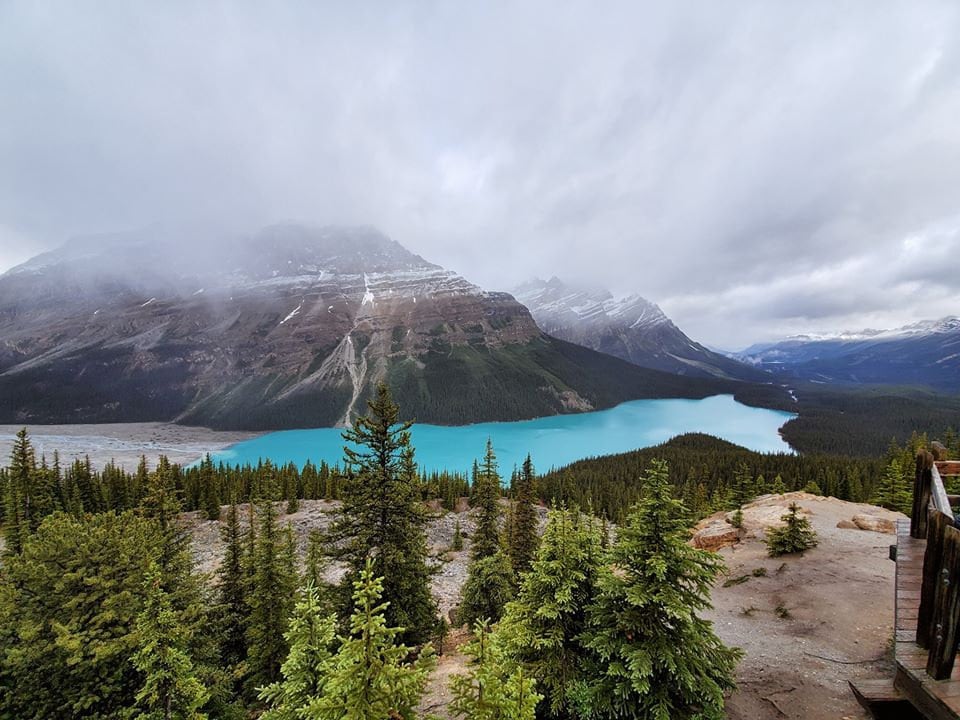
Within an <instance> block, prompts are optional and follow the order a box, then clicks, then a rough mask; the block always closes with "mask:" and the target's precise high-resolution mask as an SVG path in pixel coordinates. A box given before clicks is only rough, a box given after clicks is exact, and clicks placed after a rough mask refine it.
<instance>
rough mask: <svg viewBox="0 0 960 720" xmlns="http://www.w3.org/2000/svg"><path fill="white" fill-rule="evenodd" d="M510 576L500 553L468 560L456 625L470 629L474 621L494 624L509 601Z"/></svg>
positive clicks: (511, 572)
mask: <svg viewBox="0 0 960 720" xmlns="http://www.w3.org/2000/svg"><path fill="white" fill-rule="evenodd" d="M513 582H514V575H513V569H512V568H511V567H510V561H509V559H508V558H507V556H506V554H505V553H503V552H500V551H498V552H496V553H495V554H493V555H489V556H487V557H482V558H479V559H477V560H472V561H471V562H470V565H469V567H468V568H467V579H466V581H465V582H464V583H463V589H462V590H461V596H460V606H459V607H458V608H457V624H458V625H473V624H474V623H476V622H477V621H478V620H489V621H491V622H496V621H497V620H499V619H500V616H501V615H503V610H504V608H505V607H506V605H507V603H508V602H510V601H511V600H512V599H513V595H514V589H513Z"/></svg>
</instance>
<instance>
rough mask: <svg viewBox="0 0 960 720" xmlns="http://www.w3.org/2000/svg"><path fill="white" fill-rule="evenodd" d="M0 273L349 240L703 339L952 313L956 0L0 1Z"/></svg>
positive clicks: (746, 338) (496, 285) (959, 21)
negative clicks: (646, 314)
mask: <svg viewBox="0 0 960 720" xmlns="http://www.w3.org/2000/svg"><path fill="white" fill-rule="evenodd" d="M0 98H2V106H0V271H2V270H5V269H7V268H8V267H11V266H12V265H14V264H16V263H18V262H21V261H23V260H24V259H26V258H27V257H28V256H30V255H32V254H34V253H36V252H37V251H39V250H42V249H45V248H48V247H51V246H54V245H58V244H60V243H62V242H63V241H64V240H66V239H67V238H69V237H70V236H73V235H76V234H83V233H89V232H95V231H104V230H124V229H133V228H138V227H141V226H144V225H147V224H150V223H154V222H158V221H160V222H169V221H173V222H196V223H204V224H210V225H211V226H216V227H221V228H223V229H227V230H242V231H252V230H254V229H256V228H257V227H260V226H262V225H265V224H268V223H271V222H275V221H278V220H303V221H309V222H314V223H320V224H326V223H363V224H372V225H376V226H377V227H379V228H380V229H381V230H383V231H384V232H386V233H387V234H388V235H390V236H391V237H393V238H394V239H396V240H398V241H400V242H401V243H403V244H404V245H406V246H407V247H409V248H410V249H411V250H414V251H416V252H418V253H420V254H421V255H423V256H424V257H426V258H427V259H429V260H432V261H433V262H437V263H439V264H442V265H444V266H446V267H449V268H451V269H453V270H457V271H458V272H460V273H462V274H464V275H465V276H467V277H468V278H469V279H470V280H473V281H474V282H477V283H478V284H481V285H483V286H484V287H487V288H489V289H509V288H510V287H512V286H513V285H515V284H516V283H517V282H519V281H521V280H524V279H526V278H527V277H529V276H532V275H539V276H541V277H544V278H546V277H549V276H550V275H554V274H556V275H559V276H561V277H563V278H565V279H569V280H575V281H580V282H584V283H594V284H600V285H604V286H606V287H609V288H611V289H612V290H614V291H615V292H617V293H628V292H639V293H641V294H642V295H644V296H646V297H648V298H649V299H651V300H654V301H656V302H658V303H660V305H661V306H662V307H663V309H664V310H665V311H666V312H667V313H668V314H669V315H671V316H672V317H673V318H674V320H675V321H676V322H677V323H678V325H680V327H681V328H683V329H684V330H686V331H687V332H688V334H690V335H691V336H692V337H694V338H695V339H698V340H701V341H703V342H707V343H709V344H713V345H716V346H720V347H725V348H737V347H742V346H744V345H746V344H749V343H750V342H753V341H755V340H761V339H767V338H772V337H778V336H782V335H786V334H790V333H795V332H802V331H806V330H830V329H844V328H848V329H860V328H862V327H884V326H891V325H898V324H902V323H904V322H910V321H913V320H916V319H920V318H928V317H939V316H941V315H945V314H948V313H960V3H957V2H955V1H954V0H946V1H944V2H923V1H921V0H908V1H907V2H903V3H898V2H886V1H882V2H877V0H865V1H864V2H843V1H838V0H830V1H829V2H812V1H810V0H804V1H803V2H769V0H761V1H759V2H733V1H731V2H722V3H718V2H709V1H707V0H701V1H700V2H689V3H684V2H670V3H662V2H659V3H653V2H651V3H640V2H636V1H630V2H625V3H622V4H618V3H615V2H601V3H596V2H584V3H570V2H557V1H556V0H546V1H544V2H521V1H517V2H512V3H504V4H498V3H496V2H476V3H472V2H440V1H438V2H419V3H417V2H408V3H401V2H384V3H382V4H377V3H373V2H368V3H322V2H303V3H296V2H276V3H256V2H249V3H244V2H222V3H218V2H205V3H186V2H184V3H180V2H163V3H142V2H129V1H126V0H125V1H123V2H116V3H111V2H107V1H105V0H99V1H98V2H96V3H76V2H64V3H62V4H61V3H56V2H34V1H33V0H23V1H19V2H18V1H16V0H7V1H6V2H3V3H0Z"/></svg>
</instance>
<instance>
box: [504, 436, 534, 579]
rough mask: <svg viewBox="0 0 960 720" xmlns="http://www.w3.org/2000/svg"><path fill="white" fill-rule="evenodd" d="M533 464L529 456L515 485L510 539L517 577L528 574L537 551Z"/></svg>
mask: <svg viewBox="0 0 960 720" xmlns="http://www.w3.org/2000/svg"><path fill="white" fill-rule="evenodd" d="M534 483H535V476H534V472H533V462H532V460H531V459H530V456H529V455H527V458H526V460H524V461H523V467H522V469H521V471H520V474H519V475H518V476H517V481H516V484H515V490H516V500H515V502H516V506H515V508H514V514H513V533H512V534H511V538H510V564H511V566H512V567H513V572H514V573H516V574H517V575H520V573H523V572H526V571H527V569H528V568H529V567H530V562H531V561H532V560H533V556H534V554H535V553H536V551H537V513H536V510H535V509H534V507H533V499H534V497H535V490H534Z"/></svg>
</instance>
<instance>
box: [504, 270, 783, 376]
mask: <svg viewBox="0 0 960 720" xmlns="http://www.w3.org/2000/svg"><path fill="white" fill-rule="evenodd" d="M514 294H515V296H516V297H517V299H518V300H520V302H522V303H523V304H524V305H526V306H527V307H528V308H529V309H530V312H531V313H532V314H533V317H534V320H536V322H537V325H539V327H540V328H541V329H542V330H543V331H544V332H546V333H547V334H548V335H553V336H555V337H558V338H561V339H563V340H567V341H569V342H574V343H577V344H579V345H584V346H586V347H589V348H592V349H594V350H597V351H598V352H603V353H606V354H608V355H613V356H615V357H619V358H621V359H623V360H626V361H628V362H631V363H633V364H634V365H638V366H640V367H646V368H650V369H654V370H661V371H663V372H670V373H676V374H680V375H686V376H691V377H707V378H723V379H729V380H744V381H760V382H765V381H766V380H768V378H767V377H766V373H764V372H762V371H758V370H757V369H756V368H753V367H751V366H748V365H745V364H743V363H741V362H739V361H738V360H736V359H734V358H729V357H726V356H724V355H723V354H721V353H717V352H714V351H712V350H710V349H708V348H706V347H705V346H703V345H701V344H700V343H697V342H695V341H693V340H691V339H690V338H689V337H688V336H687V335H686V334H685V333H684V332H683V331H682V330H680V328H678V327H677V326H676V325H675V324H674V323H673V321H672V320H670V318H669V317H667V315H666V314H665V313H664V312H663V310H661V309H660V307H659V306H658V305H657V304H656V303H653V302H650V301H649V300H647V299H645V298H644V297H642V296H641V295H639V294H631V295H627V296H625V297H622V298H615V297H614V296H613V294H612V293H611V292H610V291H609V290H606V289H594V288H580V287H577V286H574V285H572V284H569V283H566V282H564V281H563V280H561V279H559V278H557V277H552V278H551V279H550V280H548V281H544V280H541V279H539V278H533V279H531V280H530V281H528V282H526V283H524V284H523V285H521V286H520V287H518V288H516V289H515V290H514Z"/></svg>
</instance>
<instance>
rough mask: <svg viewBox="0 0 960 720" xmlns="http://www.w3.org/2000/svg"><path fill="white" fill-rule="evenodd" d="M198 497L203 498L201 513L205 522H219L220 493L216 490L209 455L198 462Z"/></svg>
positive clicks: (214, 474)
mask: <svg viewBox="0 0 960 720" xmlns="http://www.w3.org/2000/svg"><path fill="white" fill-rule="evenodd" d="M200 497H201V498H203V512H204V514H205V515H206V516H207V520H219V519H220V493H219V491H218V490H217V476H216V473H215V472H214V469H213V459H212V458H211V457H210V453H207V454H206V456H205V457H204V458H203V460H201V461H200Z"/></svg>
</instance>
